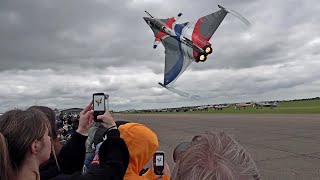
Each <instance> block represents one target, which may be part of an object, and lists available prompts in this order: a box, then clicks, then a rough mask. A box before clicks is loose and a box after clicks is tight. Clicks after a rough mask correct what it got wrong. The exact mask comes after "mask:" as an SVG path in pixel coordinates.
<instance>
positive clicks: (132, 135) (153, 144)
mask: <svg viewBox="0 0 320 180" xmlns="http://www.w3.org/2000/svg"><path fill="white" fill-rule="evenodd" d="M119 131H120V136H121V138H122V139H123V140H124V141H125V142H126V144H127V146H128V149H129V154H130V161H129V165H128V169H127V172H126V175H125V177H124V179H125V180H131V179H132V180H136V179H145V178H144V177H142V176H139V172H140V171H141V170H142V168H143V167H144V166H145V165H146V164H147V163H148V162H149V160H150V159H151V158H152V156H153V155H154V153H155V152H156V151H157V149H158V147H159V142H158V137H157V135H156V133H155V132H153V131H152V130H151V129H150V128H148V127H146V126H145V125H143V124H138V123H127V124H124V125H121V126H119Z"/></svg>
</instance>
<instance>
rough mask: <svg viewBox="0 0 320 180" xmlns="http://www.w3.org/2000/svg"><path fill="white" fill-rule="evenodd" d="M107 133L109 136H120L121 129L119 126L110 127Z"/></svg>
mask: <svg viewBox="0 0 320 180" xmlns="http://www.w3.org/2000/svg"><path fill="white" fill-rule="evenodd" d="M105 135H107V137H108V138H109V137H120V131H119V130H118V129H117V128H114V129H108V130H106V132H105Z"/></svg>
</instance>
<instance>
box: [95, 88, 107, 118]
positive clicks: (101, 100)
mask: <svg viewBox="0 0 320 180" xmlns="http://www.w3.org/2000/svg"><path fill="white" fill-rule="evenodd" d="M92 100H93V102H92V104H93V116H94V121H95V122H101V120H99V119H97V117H98V116H99V115H102V114H104V113H105V112H106V96H105V94H104V93H94V94H93V95H92Z"/></svg>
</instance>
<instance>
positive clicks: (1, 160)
mask: <svg viewBox="0 0 320 180" xmlns="http://www.w3.org/2000/svg"><path fill="white" fill-rule="evenodd" d="M13 175H14V174H13V169H12V165H11V160H10V155H9V151H8V146H7V141H6V138H5V137H4V136H3V134H2V133H0V180H13V179H14V176H13Z"/></svg>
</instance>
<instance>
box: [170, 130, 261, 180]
mask: <svg viewBox="0 0 320 180" xmlns="http://www.w3.org/2000/svg"><path fill="white" fill-rule="evenodd" d="M259 176H260V175H259V172H258V169H257V166H256V163H255V162H254V161H253V159H252V157H251V156H250V154H249V153H248V152H247V151H246V150H245V149H244V148H243V147H242V146H241V145H240V144H239V143H238V142H237V141H235V140H234V139H233V138H232V137H231V136H229V135H228V134H227V133H226V132H224V131H221V130H214V131H210V132H205V133H204V134H201V135H199V136H196V137H194V138H193V140H192V142H191V146H190V147H189V148H188V149H187V150H186V151H185V152H184V153H183V155H181V156H180V158H179V160H178V161H177V163H176V165H175V168H174V170H173V172H172V176H171V179H172V180H235V179H241V180H249V179H250V180H251V179H252V180H258V179H260V178H259Z"/></svg>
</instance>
